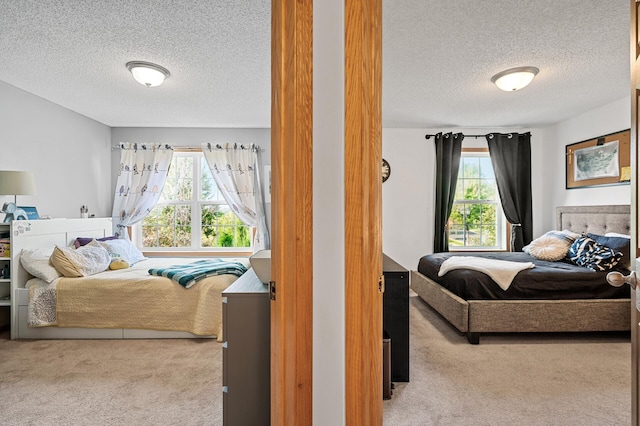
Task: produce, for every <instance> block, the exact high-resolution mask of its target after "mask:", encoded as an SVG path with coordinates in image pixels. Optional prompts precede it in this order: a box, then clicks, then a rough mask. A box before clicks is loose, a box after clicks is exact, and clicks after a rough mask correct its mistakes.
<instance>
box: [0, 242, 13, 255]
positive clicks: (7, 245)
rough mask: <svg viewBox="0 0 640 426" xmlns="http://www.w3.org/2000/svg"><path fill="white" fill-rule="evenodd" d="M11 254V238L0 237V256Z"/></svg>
mask: <svg viewBox="0 0 640 426" xmlns="http://www.w3.org/2000/svg"><path fill="white" fill-rule="evenodd" d="M10 256H11V240H10V239H9V238H0V257H10Z"/></svg>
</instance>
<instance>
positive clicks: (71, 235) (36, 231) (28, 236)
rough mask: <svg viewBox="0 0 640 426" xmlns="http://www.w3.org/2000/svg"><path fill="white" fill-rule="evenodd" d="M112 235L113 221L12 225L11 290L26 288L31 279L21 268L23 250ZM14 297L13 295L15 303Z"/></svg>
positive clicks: (39, 221) (21, 222)
mask: <svg viewBox="0 0 640 426" xmlns="http://www.w3.org/2000/svg"><path fill="white" fill-rule="evenodd" d="M112 234H113V225H112V222H111V218H97V219H50V220H14V221H13V222H12V223H11V286H12V288H13V289H15V288H24V285H25V283H26V282H27V280H29V279H30V278H32V276H31V275H30V274H29V273H28V272H27V271H25V270H24V268H23V267H22V265H21V264H20V252H21V251H22V250H23V249H30V248H47V247H54V246H56V245H59V246H63V247H67V246H69V245H71V244H73V242H74V241H75V239H76V238H77V237H95V238H101V237H106V236H109V235H112ZM13 296H15V295H12V299H14V297H13Z"/></svg>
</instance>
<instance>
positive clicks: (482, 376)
mask: <svg viewBox="0 0 640 426" xmlns="http://www.w3.org/2000/svg"><path fill="white" fill-rule="evenodd" d="M410 304H411V306H410V315H411V317H410V329H411V342H410V343H411V345H410V358H411V361H410V362H411V364H410V375H411V382H409V383H397V384H396V389H395V390H394V395H393V398H392V399H391V400H389V401H385V402H384V423H385V425H443V426H445V425H456V426H458V425H474V426H475V425H492V426H493V425H510V426H511V425H581V426H582V425H599V426H600V425H629V424H630V423H631V420H630V411H631V408H630V400H631V396H630V389H631V379H630V363H631V358H630V344H629V337H628V335H625V334H588V335H587V334H575V335H573V334H562V335H554V334H544V335H529V334H527V335H514V334H510V335H490V336H482V337H481V339H480V345H478V346H475V345H469V344H468V343H467V341H466V338H465V337H464V336H463V335H461V334H459V333H458V332H457V331H456V330H455V329H454V328H453V327H451V326H450V325H449V324H448V323H447V322H446V321H445V320H443V319H442V318H441V317H439V316H438V314H437V313H435V311H433V310H432V309H431V308H429V307H428V306H427V305H426V304H425V303H424V302H423V301H422V300H420V299H419V298H418V297H417V296H415V294H414V293H412V297H411V299H410ZM8 337H9V335H8V332H5V333H2V334H0V424H3V425H219V424H222V391H221V389H222V382H221V376H220V375H221V363H222V360H221V345H220V344H219V343H217V342H215V341H212V340H127V341H121V340H95V341H94V340H52V341H45V340H41V341H11V340H8ZM319 426H325V425H319ZM328 426H333V425H328Z"/></svg>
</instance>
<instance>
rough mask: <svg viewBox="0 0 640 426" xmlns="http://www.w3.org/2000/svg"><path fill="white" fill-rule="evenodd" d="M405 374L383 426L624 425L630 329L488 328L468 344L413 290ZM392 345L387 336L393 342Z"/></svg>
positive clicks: (628, 388) (628, 391)
mask: <svg viewBox="0 0 640 426" xmlns="http://www.w3.org/2000/svg"><path fill="white" fill-rule="evenodd" d="M410 305H411V306H410V339H411V340H410V379H411V382H409V383H396V389H395V390H394V392H393V397H392V399H391V400H388V401H385V402H384V424H385V425H394V426H395V425H442V426H444V425H456V426H457V425H474V426H475V425H492V426H497V425H509V426H511V425H527V426H529V425H532V426H534V425H580V426H585V425H598V426H602V425H629V424H631V371H630V369H631V345H630V338H629V334H628V333H593V334H586V333H568V334H552V333H550V334H546V333H545V334H529V333H527V334H505V335H500V334H494V335H484V336H481V338H480V345H470V344H469V343H467V340H466V337H465V336H464V335H462V334H460V333H458V332H457V330H455V329H454V328H453V327H451V326H450V325H449V324H448V323H447V322H446V320H444V319H443V318H442V317H440V316H439V315H438V314H437V313H436V312H435V311H434V310H433V309H431V308H430V307H429V306H428V305H427V304H425V303H424V302H423V301H422V299H420V298H419V297H418V296H417V295H415V293H413V292H412V296H411V298H410ZM391 344H393V342H391Z"/></svg>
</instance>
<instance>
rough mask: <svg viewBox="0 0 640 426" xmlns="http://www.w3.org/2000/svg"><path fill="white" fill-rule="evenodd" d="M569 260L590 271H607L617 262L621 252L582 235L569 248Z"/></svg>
mask: <svg viewBox="0 0 640 426" xmlns="http://www.w3.org/2000/svg"><path fill="white" fill-rule="evenodd" d="M567 256H568V257H569V260H571V261H572V262H573V263H575V264H576V265H579V266H584V267H585V268H588V269H591V270H592V271H596V272H597V271H608V270H610V269H612V268H613V267H614V266H616V265H617V264H618V262H619V261H620V258H622V253H620V252H619V251H615V250H612V249H610V248H609V247H605V246H603V245H600V244H598V243H596V242H595V241H594V240H593V239H591V238H589V237H587V236H582V237H580V238H578V239H577V240H576V241H575V242H574V243H573V244H572V245H571V247H570V248H569V253H568V254H567Z"/></svg>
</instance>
